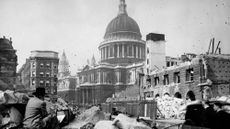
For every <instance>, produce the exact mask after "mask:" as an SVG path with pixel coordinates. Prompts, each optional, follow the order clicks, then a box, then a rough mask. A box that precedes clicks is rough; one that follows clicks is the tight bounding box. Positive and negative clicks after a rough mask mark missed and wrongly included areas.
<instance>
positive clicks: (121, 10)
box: [118, 0, 127, 15]
mask: <svg viewBox="0 0 230 129" xmlns="http://www.w3.org/2000/svg"><path fill="white" fill-rule="evenodd" d="M121 14H126V15H127V11H126V4H125V0H120V5H119V12H118V15H121Z"/></svg>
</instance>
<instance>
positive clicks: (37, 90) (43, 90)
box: [33, 87, 46, 96]
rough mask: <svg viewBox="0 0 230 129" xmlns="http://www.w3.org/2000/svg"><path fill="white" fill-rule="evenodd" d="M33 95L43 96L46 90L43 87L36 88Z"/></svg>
mask: <svg viewBox="0 0 230 129" xmlns="http://www.w3.org/2000/svg"><path fill="white" fill-rule="evenodd" d="M33 95H36V96H45V95H46V89H45V88H44V87H38V88H36V91H35V92H34V93H33Z"/></svg>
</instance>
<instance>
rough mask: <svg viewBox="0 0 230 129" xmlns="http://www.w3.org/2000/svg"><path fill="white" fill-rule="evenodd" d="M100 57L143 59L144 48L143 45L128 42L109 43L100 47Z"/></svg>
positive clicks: (103, 58)
mask: <svg viewBox="0 0 230 129" xmlns="http://www.w3.org/2000/svg"><path fill="white" fill-rule="evenodd" d="M100 52H101V59H102V60H105V59H109V58H139V59H144V57H145V48H144V45H143V46H142V45H137V44H133V43H131V44H130V43H129V44H125V43H122V44H112V45H111V44H109V45H106V46H103V47H102V48H101V49H100Z"/></svg>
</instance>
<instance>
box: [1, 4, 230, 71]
mask: <svg viewBox="0 0 230 129" xmlns="http://www.w3.org/2000/svg"><path fill="white" fill-rule="evenodd" d="M126 4H127V12H128V15H129V16H130V17H132V18H133V19H135V20H136V22H137V23H138V25H139V27H140V30H141V33H142V39H143V40H145V36H146V34H148V33H150V32H156V33H164V34H165V35H166V41H167V42H166V55H170V56H175V57H177V56H179V55H181V54H183V53H188V52H192V53H197V54H199V53H205V52H207V50H208V45H209V42H210V39H211V38H213V37H215V39H216V44H217V41H219V40H220V41H221V48H222V53H226V54H230V44H229V43H230V1H229V0H126ZM118 5H119V0H0V36H1V37H2V36H3V35H4V36H6V37H12V40H13V46H14V48H15V49H16V50H17V55H18V63H19V65H18V69H19V68H20V67H21V65H22V64H23V63H25V59H26V58H28V57H29V56H30V51H32V50H53V51H57V52H59V53H60V54H59V55H61V53H62V51H63V50H65V52H66V55H67V58H68V59H69V62H70V66H71V71H72V74H74V73H75V72H76V70H77V68H81V67H82V66H83V65H84V64H86V61H87V59H91V58H92V56H93V55H94V56H95V58H96V60H97V61H98V60H99V59H100V56H99V50H98V46H99V43H100V42H102V41H103V36H104V33H105V29H106V27H107V25H108V23H109V22H110V21H111V20H112V19H113V18H115V17H116V16H117V13H118Z"/></svg>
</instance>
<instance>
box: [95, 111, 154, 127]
mask: <svg viewBox="0 0 230 129" xmlns="http://www.w3.org/2000/svg"><path fill="white" fill-rule="evenodd" d="M105 128H106V129H114V128H118V129H150V127H149V126H147V125H145V124H144V123H142V122H138V121H137V119H136V118H135V117H133V118H132V117H128V116H126V115H124V114H119V115H118V116H117V117H116V118H115V119H114V120H113V121H108V120H102V121H99V122H98V123H96V125H95V128H94V129H105Z"/></svg>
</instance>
